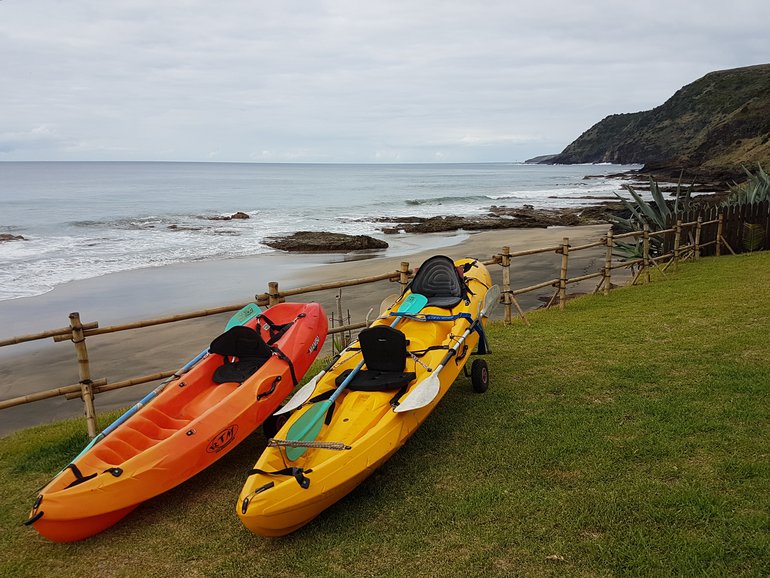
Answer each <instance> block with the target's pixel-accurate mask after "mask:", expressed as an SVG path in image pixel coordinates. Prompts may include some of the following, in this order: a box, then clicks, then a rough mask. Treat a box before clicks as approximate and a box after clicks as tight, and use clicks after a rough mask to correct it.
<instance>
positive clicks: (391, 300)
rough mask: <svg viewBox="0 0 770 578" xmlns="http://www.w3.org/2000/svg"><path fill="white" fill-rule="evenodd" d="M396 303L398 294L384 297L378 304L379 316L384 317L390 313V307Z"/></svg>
mask: <svg viewBox="0 0 770 578" xmlns="http://www.w3.org/2000/svg"><path fill="white" fill-rule="evenodd" d="M396 301H398V293H393V294H392V295H388V296H387V297H385V299H383V300H382V303H380V315H384V314H385V313H387V312H388V311H390V309H391V307H393V306H394V305H395V304H396Z"/></svg>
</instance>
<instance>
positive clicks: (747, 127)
mask: <svg viewBox="0 0 770 578" xmlns="http://www.w3.org/2000/svg"><path fill="white" fill-rule="evenodd" d="M535 162H537V161H535ZM540 162H541V163H546V164H574V163H602V162H610V163H618V164H643V165H644V169H643V170H644V171H645V172H654V173H657V174H666V173H669V174H672V175H678V174H679V172H680V170H682V169H684V170H685V173H688V174H690V175H693V176H701V177H710V178H715V179H732V178H736V177H739V176H744V173H743V170H742V169H741V165H744V166H747V167H754V166H756V164H757V163H761V164H762V165H763V166H765V167H770V64H762V65H757V66H748V67H744V68H735V69H731V70H722V71H717V72H711V73H709V74H707V75H706V76H704V77H703V78H701V79H699V80H696V81H695V82H693V83H691V84H688V85H687V86H684V87H683V88H681V89H680V90H678V91H677V92H676V93H675V94H674V95H673V96H672V97H671V98H669V99H668V100H667V101H666V102H665V103H663V104H662V105H660V106H658V107H656V108H654V109H652V110H649V111H642V112H634V113H629V114H613V115H610V116H608V117H607V118H605V119H604V120H602V121H600V122H598V123H597V124H595V125H594V126H592V127H591V128H590V129H588V130H587V131H586V132H584V133H583V134H582V135H581V136H580V137H579V138H578V139H577V140H575V141H574V142H572V143H571V144H570V145H569V146H567V147H566V148H565V149H564V150H563V151H562V152H561V153H560V154H558V155H555V156H554V157H551V158H548V159H546V160H543V161H540Z"/></svg>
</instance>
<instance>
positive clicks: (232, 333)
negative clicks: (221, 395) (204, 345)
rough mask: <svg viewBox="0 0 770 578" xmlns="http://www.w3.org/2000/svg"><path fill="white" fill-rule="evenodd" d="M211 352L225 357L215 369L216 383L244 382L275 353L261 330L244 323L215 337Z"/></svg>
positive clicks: (214, 378)
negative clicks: (260, 332) (261, 333)
mask: <svg viewBox="0 0 770 578" xmlns="http://www.w3.org/2000/svg"><path fill="white" fill-rule="evenodd" d="M209 352H210V353H216V354H218V355H221V356H222V357H223V358H224V360H223V364H222V365H221V366H219V367H218V368H217V369H216V370H215V371H214V375H213V380H214V382H215V383H229V382H233V381H235V382H238V383H243V382H244V381H245V380H246V379H248V378H249V377H250V376H251V375H253V374H254V372H255V371H257V369H259V368H260V367H262V365H264V364H265V362H266V361H267V360H268V359H270V357H271V356H272V355H273V350H272V349H270V348H269V347H268V346H267V344H266V343H265V341H264V340H263V339H262V336H261V335H260V334H259V332H258V331H255V330H254V329H252V328H251V327H247V326H244V325H236V326H235V327H231V328H230V329H228V330H227V331H225V332H224V333H223V334H222V335H220V336H219V337H217V338H215V339H214V341H212V342H211V345H210V346H209Z"/></svg>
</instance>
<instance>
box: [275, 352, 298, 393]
mask: <svg viewBox="0 0 770 578" xmlns="http://www.w3.org/2000/svg"><path fill="white" fill-rule="evenodd" d="M270 349H272V350H273V353H274V354H275V356H276V357H277V358H278V359H281V360H283V361H285V362H286V363H288V364H289V371H290V372H291V381H292V383H294V385H295V386H296V385H297V383H299V381H298V380H297V374H296V373H294V364H293V363H292V362H291V359H289V356H288V355H286V354H285V353H284V352H283V351H281V350H280V349H278V348H277V347H276V346H275V345H273V346H272V347H271V348H270Z"/></svg>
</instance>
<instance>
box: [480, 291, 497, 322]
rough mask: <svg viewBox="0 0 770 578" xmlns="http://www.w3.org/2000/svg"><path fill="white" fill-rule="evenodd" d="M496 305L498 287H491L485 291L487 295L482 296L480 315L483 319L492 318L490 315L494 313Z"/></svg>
mask: <svg viewBox="0 0 770 578" xmlns="http://www.w3.org/2000/svg"><path fill="white" fill-rule="evenodd" d="M498 305H500V285H492V286H491V287H490V288H489V289H488V290H487V294H486V295H484V310H483V311H482V315H483V316H484V317H492V314H493V313H494V312H495V309H497V306H498Z"/></svg>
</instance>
